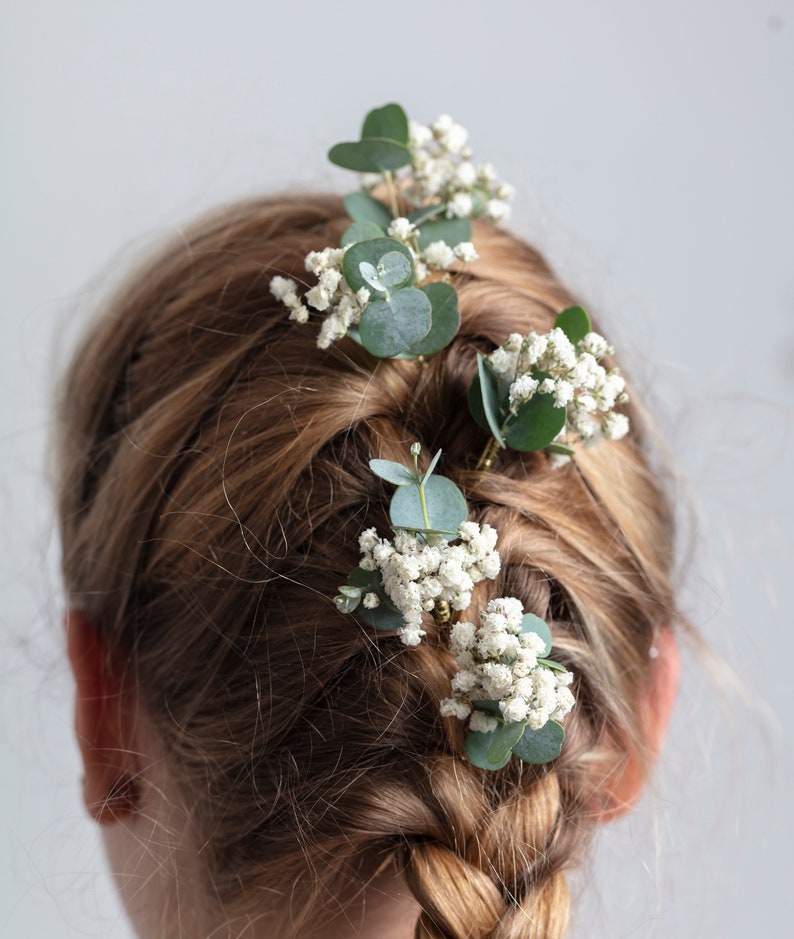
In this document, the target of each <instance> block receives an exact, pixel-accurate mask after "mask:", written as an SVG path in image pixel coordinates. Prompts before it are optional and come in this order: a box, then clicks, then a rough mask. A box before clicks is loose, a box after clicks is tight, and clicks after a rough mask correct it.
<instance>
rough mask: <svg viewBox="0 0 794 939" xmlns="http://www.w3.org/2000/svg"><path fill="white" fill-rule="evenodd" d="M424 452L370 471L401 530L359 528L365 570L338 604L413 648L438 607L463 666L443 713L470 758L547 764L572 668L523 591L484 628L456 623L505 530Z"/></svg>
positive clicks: (495, 606) (493, 567) (494, 563)
mask: <svg viewBox="0 0 794 939" xmlns="http://www.w3.org/2000/svg"><path fill="white" fill-rule="evenodd" d="M420 452H421V448H420V446H419V444H418V443H416V444H414V445H413V446H412V447H411V455H412V458H413V465H412V466H404V465H403V464H401V463H396V462H393V461H390V460H370V468H371V469H372V471H373V472H374V473H375V474H376V475H377V476H380V477H381V478H382V479H385V480H386V481H387V482H389V483H391V484H393V485H394V486H395V487H396V489H395V492H394V495H393V496H392V499H391V504H390V507H389V515H390V519H391V524H392V530H393V537H392V538H391V539H387V538H379V537H378V534H377V532H376V530H375V529H374V528H369V529H367V530H366V531H364V532H362V534H361V536H360V537H359V547H360V550H361V562H360V565H359V567H357V568H356V569H355V570H354V571H353V572H352V573H351V574H350V576H349V578H348V583H347V584H344V585H343V586H341V587H340V588H339V595H338V596H337V597H336V601H335V602H336V605H337V606H338V608H339V609H340V610H342V612H345V613H352V612H353V611H354V610H355V611H356V612H357V614H358V617H359V619H360V620H361V621H362V622H363V623H365V624H366V625H368V626H371V627H374V628H375V629H378V630H386V631H389V632H392V631H394V630H397V631H398V632H399V635H400V638H401V639H402V641H403V642H404V643H405V644H406V645H409V646H415V645H418V644H419V643H420V642H421V641H422V638H423V636H424V635H425V630H424V629H423V628H422V616H423V614H425V613H432V614H433V617H434V619H435V621H436V623H437V624H438V625H439V627H442V628H443V627H449V648H450V651H451V652H452V654H453V655H454V656H455V660H456V663H457V672H456V674H455V676H454V677H453V679H452V685H451V692H452V694H451V696H450V697H449V698H445V699H444V700H443V701H441V705H440V709H441V714H442V716H444V717H454V718H458V719H460V720H468V732H467V735H466V754H467V756H468V758H469V760H470V761H471V762H472V763H474V765H475V766H479V767H481V768H482V769H489V770H495V769H500V768H501V767H502V766H504V765H505V764H506V763H507V762H508V760H509V759H510V757H511V755H515V756H518V757H519V758H520V759H522V760H524V761H526V762H528V763H548V762H549V761H550V760H553V759H556V757H558V756H559V754H560V750H561V747H562V743H563V740H564V738H565V731H564V730H563V728H562V725H561V724H560V723H559V721H560V720H561V719H562V718H563V717H565V715H566V714H567V713H568V712H569V711H570V710H571V708H572V707H573V705H574V697H573V695H572V693H571V690H570V687H569V686H570V684H571V682H572V680H573V675H572V674H571V672H569V671H566V669H565V668H564V667H563V666H561V665H559V664H558V663H556V662H554V661H553V660H551V659H549V658H548V656H549V654H550V653H551V632H550V630H549V627H548V626H547V625H546V623H545V622H544V621H543V620H542V619H540V618H539V617H537V616H535V615H533V614H532V613H525V612H524V609H523V606H522V604H521V601H520V600H517V599H516V598H515V597H500V598H498V599H495V600H491V601H490V602H489V603H488V605H487V607H486V609H485V610H484V611H483V612H482V613H481V614H480V623H479V625H476V624H474V623H471V622H468V621H458V622H455V623H452V619H453V616H454V613H455V612H456V611H462V610H465V609H467V608H468V607H469V605H470V604H471V598H472V590H473V588H474V585H475V584H477V583H479V582H480V581H482V580H485V579H491V580H492V579H494V578H495V577H496V576H497V575H498V573H499V570H500V566H501V559H500V557H499V552H498V551H497V550H496V542H497V533H496V530H495V529H494V528H493V527H491V526H490V525H487V524H484V525H479V524H478V523H477V522H473V521H469V520H468V514H469V513H468V506H467V505H466V499H465V497H464V495H463V493H462V492H461V491H460V489H459V488H458V487H457V486H456V485H455V483H454V482H452V480H450V479H448V478H446V477H444V476H438V475H435V474H434V470H435V468H436V466H437V464H438V461H439V458H440V457H441V451H440V450H439V451H438V453H436V455H435V456H434V457H433V459H432V461H431V462H430V465H429V466H428V468H427V469H426V470H425V471H424V472H421V471H420V469H419V454H420Z"/></svg>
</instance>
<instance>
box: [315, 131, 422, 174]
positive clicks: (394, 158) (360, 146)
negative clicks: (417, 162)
mask: <svg viewBox="0 0 794 939" xmlns="http://www.w3.org/2000/svg"><path fill="white" fill-rule="evenodd" d="M328 159H329V160H330V161H331V162H332V163H334V164H336V166H341V167H343V168H344V169H346V170H355V171H356V172H357V173H387V172H390V171H391V170H396V169H399V168H400V167H401V166H406V165H407V164H408V163H410V162H411V151H410V150H409V149H408V147H407V146H406V145H405V144H401V143H397V142H396V141H394V140H389V139H386V138H385V137H367V139H366V140H349V141H346V142H345V143H338V144H336V146H334V147H331V149H330V150H329V151H328Z"/></svg>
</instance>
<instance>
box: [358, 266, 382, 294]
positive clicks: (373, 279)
mask: <svg viewBox="0 0 794 939" xmlns="http://www.w3.org/2000/svg"><path fill="white" fill-rule="evenodd" d="M358 271H359V273H360V274H361V276H362V277H363V278H364V283H365V284H366V285H367V287H368V288H369V289H370V291H373V290H374V291H375V292H376V293H385V292H386V285H385V284H384V283H383V281H382V280H381V279H380V274H379V273H378V269H377V268H376V267H375V265H374V264H370V263H369V261H361V262H360V263H359V265H358Z"/></svg>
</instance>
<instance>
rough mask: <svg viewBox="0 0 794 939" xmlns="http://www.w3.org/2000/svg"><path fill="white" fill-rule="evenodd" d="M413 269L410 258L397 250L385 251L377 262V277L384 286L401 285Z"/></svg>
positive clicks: (408, 277) (405, 282)
mask: <svg viewBox="0 0 794 939" xmlns="http://www.w3.org/2000/svg"><path fill="white" fill-rule="evenodd" d="M413 271H414V269H413V264H412V263H411V260H410V259H409V258H406V256H405V255H404V254H402V253H401V252H399V251H387V252H386V254H384V255H383V257H382V258H381V259H380V262H379V264H378V277H379V279H380V282H381V283H382V284H383V285H384V286H385V287H402V286H403V285H404V284H407V283H408V281H409V280H410V279H411V278H412V276H413Z"/></svg>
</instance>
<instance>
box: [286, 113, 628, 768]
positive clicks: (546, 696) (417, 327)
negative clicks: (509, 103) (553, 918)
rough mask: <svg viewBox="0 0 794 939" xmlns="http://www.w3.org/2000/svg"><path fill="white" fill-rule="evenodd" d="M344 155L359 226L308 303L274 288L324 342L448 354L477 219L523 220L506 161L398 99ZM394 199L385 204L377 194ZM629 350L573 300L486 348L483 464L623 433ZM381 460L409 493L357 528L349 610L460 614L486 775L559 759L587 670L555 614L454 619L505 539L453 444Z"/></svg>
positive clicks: (380, 351)
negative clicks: (571, 657)
mask: <svg viewBox="0 0 794 939" xmlns="http://www.w3.org/2000/svg"><path fill="white" fill-rule="evenodd" d="M328 156H329V159H330V160H331V161H332V162H333V163H335V164H337V165H338V166H342V167H344V168H346V169H351V170H355V171H358V172H359V173H361V174H363V176H362V184H363V191H358V192H354V193H351V194H350V195H348V196H347V197H346V198H345V200H344V204H345V209H346V210H347V212H348V214H349V216H350V218H351V221H352V224H351V225H350V227H349V228H348V229H347V230H346V231H345V233H344V235H343V236H342V241H341V245H340V246H339V247H326V248H324V249H323V250H321V251H312V252H310V253H309V254H308V255H307V256H306V269H307V271H309V272H310V273H312V274H313V275H314V276H316V277H317V284H316V285H315V286H313V287H311V288H310V289H309V290H308V291H307V292H306V293H305V296H304V297H303V299H301V298H300V297H299V296H298V284H297V283H296V282H295V281H294V280H291V279H289V278H286V277H281V276H277V277H274V278H273V279H272V280H271V282H270V289H271V292H272V293H273V295H274V296H275V297H276V298H277V299H279V300H280V301H281V302H283V303H284V305H285V306H286V307H287V308H288V309H289V311H290V318H291V319H293V320H295V321H297V322H299V323H307V322H309V321H310V320H313V319H318V320H319V321H320V323H321V325H320V331H319V336H318V339H317V345H318V346H319V347H320V348H321V349H325V348H328V347H329V346H330V344H331V343H332V342H334V341H336V340H338V339H341V338H343V337H344V336H349V337H350V338H351V339H353V340H354V341H356V342H358V343H359V344H361V345H362V346H363V347H364V348H365V349H366V350H367V351H368V352H370V353H371V354H372V355H373V356H376V357H378V358H399V359H416V358H423V357H425V356H429V355H432V354H434V353H436V352H439V351H440V350H441V349H443V348H444V347H445V346H447V345H448V344H449V343H450V342H451V341H452V339H453V337H454V336H455V334H456V333H457V330H458V327H459V325H460V316H459V313H458V304H457V293H456V291H455V289H454V287H453V283H454V280H455V278H456V277H457V276H459V274H460V273H461V271H462V270H463V269H464V267H465V264H466V263H469V262H472V261H476V260H477V252H476V250H475V248H474V245H473V244H472V242H471V237H472V225H471V219H472V218H476V217H480V216H481V217H484V218H485V219H487V220H489V221H491V222H494V223H498V222H500V221H502V220H503V219H505V218H506V217H507V215H508V214H509V206H508V205H507V201H508V200H509V199H510V198H511V196H512V193H513V190H512V187H511V186H509V185H508V184H507V183H504V182H502V181H501V180H499V179H498V177H497V175H496V172H495V170H494V168H493V166H491V164H488V163H485V164H481V165H479V166H478V165H475V164H474V163H473V162H472V153H471V150H470V148H469V146H468V133H467V132H466V130H465V129H464V128H462V127H461V126H460V125H459V124H455V123H454V122H453V121H452V119H451V118H449V117H448V116H446V115H445V116H442V117H439V118H438V119H437V120H436V121H434V122H433V123H432V124H431V125H429V126H427V127H426V126H423V125H420V124H416V123H414V122H409V121H408V118H407V117H406V114H405V112H404V111H403V109H402V108H401V107H400V106H399V105H396V104H387V105H386V106H385V107H382V108H377V109H375V110H373V111H371V112H370V113H369V114H368V115H367V116H366V118H365V120H364V125H363V129H362V132H361V139H360V140H358V141H352V142H347V143H340V144H337V145H336V146H335V147H332V148H331V150H330V151H329V154H328ZM381 192H382V193H384V194H385V201H383V200H381V199H380V198H377V196H376V195H375V193H378V194H380V193H381ZM612 352H613V350H612V348H611V347H610V346H609V345H608V344H607V342H606V340H604V339H603V337H601V336H600V335H599V334H598V333H595V332H593V331H592V329H591V326H590V319H589V317H588V315H587V313H586V312H585V311H584V310H583V309H582V308H581V307H569V308H568V309H566V310H563V311H562V312H561V313H560V314H559V316H558V317H557V319H556V322H555V325H554V328H553V329H552V330H551V331H550V332H548V333H546V334H542V335H538V334H536V333H530V334H529V335H527V336H522V335H519V334H511V335H510V336H508V337H507V339H506V341H505V342H504V344H503V345H502V346H500V347H498V348H497V349H495V350H494V351H493V352H491V353H490V354H489V355H487V356H483V355H481V354H480V353H478V354H477V371H476V373H475V374H474V376H473V380H472V383H471V386H470V388H469V395H468V400H469V409H470V411H471V414H472V417H473V419H474V420H475V422H476V423H477V424H479V425H480V426H481V427H482V428H483V429H485V430H487V431H489V433H490V434H491V438H490V441H489V444H488V446H487V447H486V449H485V451H484V452H483V454H482V456H481V457H480V460H479V461H478V463H477V469H479V470H482V471H488V470H489V469H490V468H491V466H492V464H493V462H494V460H495V458H496V456H497V454H498V452H499V450H500V449H503V448H510V449H513V450H521V451H533V450H543V451H545V452H546V454H547V455H548V456H549V458H550V459H551V460H552V461H553V462H554V464H560V463H563V462H566V461H567V460H569V459H570V457H571V456H572V455H573V453H574V449H573V446H572V445H573V444H575V443H576V442H582V443H584V444H585V445H588V446H589V445H592V444H594V443H596V442H598V441H599V440H602V439H606V440H618V439H620V438H621V437H623V436H625V434H626V433H627V432H628V428H629V424H628V418H627V417H626V416H625V415H624V414H621V413H617V412H615V411H614V407H615V405H616V404H622V403H624V402H625V401H627V400H628V398H627V395H626V393H625V390H624V389H625V382H624V380H623V378H622V377H621V375H620V373H619V371H618V370H617V369H616V368H612V369H609V370H607V369H606V368H605V367H604V366H603V365H602V364H601V360H602V359H603V358H604V357H605V356H607V355H610V354H611V353H612ZM411 454H412V457H413V466H412V467H410V466H404V465H402V464H400V463H394V462H391V461H387V460H370V467H371V469H372V471H373V472H374V473H375V474H376V475H378V476H380V477H382V478H383V479H385V480H386V481H388V482H390V483H392V484H393V485H395V486H396V487H397V488H396V491H395V493H394V496H393V497H392V500H391V505H390V518H391V523H392V529H393V533H394V534H393V537H392V538H391V539H386V538H380V537H378V534H377V532H376V531H375V529H374V528H370V529H368V530H367V531H365V532H363V533H362V535H361V536H360V538H359V546H360V549H361V554H362V559H361V564H360V566H359V567H357V568H356V569H355V570H354V571H353V572H352V573H351V574H350V577H349V580H348V583H347V584H345V585H343V586H341V587H340V588H339V591H340V592H339V595H338V596H337V597H336V601H335V602H336V604H337V606H338V608H339V609H340V610H342V611H343V612H346V613H350V612H353V611H354V610H355V611H356V613H357V616H358V617H359V619H360V620H361V621H362V622H363V623H365V624H366V625H369V626H371V627H374V628H375V629H378V630H386V631H392V632H393V631H395V630H396V631H398V632H399V635H400V638H401V639H402V641H403V642H404V643H405V644H406V645H409V646H413V645H417V644H418V643H419V642H421V640H422V637H423V636H424V635H425V631H424V629H423V628H422V617H423V615H424V614H428V613H429V614H432V615H433V618H434V620H435V622H436V623H437V624H438V625H439V626H447V625H449V624H452V625H449V648H450V651H451V652H452V654H453V655H454V656H455V659H456V662H457V666H458V670H457V673H456V674H455V676H454V678H453V679H452V696H451V697H449V698H446V699H445V700H443V701H442V702H441V714H442V715H443V716H445V717H456V718H459V719H461V720H468V734H467V738H466V752H467V755H468V758H469V760H470V761H471V762H472V763H474V764H475V765H476V766H479V767H482V768H483V769H492V770H495V769H499V768H501V767H502V766H504V765H505V764H506V763H507V762H508V760H509V759H510V757H511V755H516V756H518V757H519V758H520V759H522V760H525V761H526V762H529V763H546V762H549V761H550V760H553V759H555V758H556V757H557V756H559V754H560V750H561V747H562V742H563V739H564V737H565V732H564V730H563V728H562V726H561V725H560V723H559V720H560V719H562V718H563V717H564V716H565V715H566V714H567V713H568V712H569V711H570V710H571V708H572V707H573V704H574V697H573V695H572V693H571V691H570V687H569V686H570V684H571V682H572V680H573V676H572V674H571V673H570V672H568V671H566V669H565V668H563V666H561V665H559V664H558V663H556V662H554V661H552V660H551V659H549V658H548V655H549V654H550V652H551V633H550V630H549V628H548V626H547V625H546V623H545V622H544V621H543V620H541V619H539V618H538V617H537V616H534V615H533V614H531V613H524V611H523V606H522V604H521V602H520V601H519V600H517V599H515V598H514V597H502V598H499V599H496V600H492V601H490V602H489V603H488V605H487V608H486V610H485V611H484V612H483V613H481V614H480V624H479V625H476V624H474V623H469V622H462V621H457V622H454V623H453V622H452V621H453V619H454V618H455V615H456V613H458V612H460V611H463V610H465V609H467V608H468V607H469V605H470V603H471V598H472V589H473V587H474V585H475V584H476V583H478V582H480V581H482V580H484V579H493V578H495V577H496V576H497V574H498V573H499V569H500V564H501V562H500V558H499V553H498V552H497V550H496V541H497V533H496V531H495V530H494V529H493V528H492V527H491V526H489V525H487V524H486V525H482V526H480V525H478V524H477V523H476V522H473V521H469V520H468V507H467V505H466V500H465V497H464V496H463V493H462V492H461V491H460V489H459V488H458V487H457V486H456V485H455V484H454V483H453V482H452V480H450V479H447V478H446V477H443V476H437V475H434V470H435V468H436V465H437V464H438V460H439V458H440V456H441V451H438V453H436V455H435V456H434V458H433V460H432V461H431V463H430V465H429V467H428V468H427V469H426V470H425V471H424V472H420V470H419V454H420V446H419V444H418V443H417V444H414V446H413V447H412V448H411Z"/></svg>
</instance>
